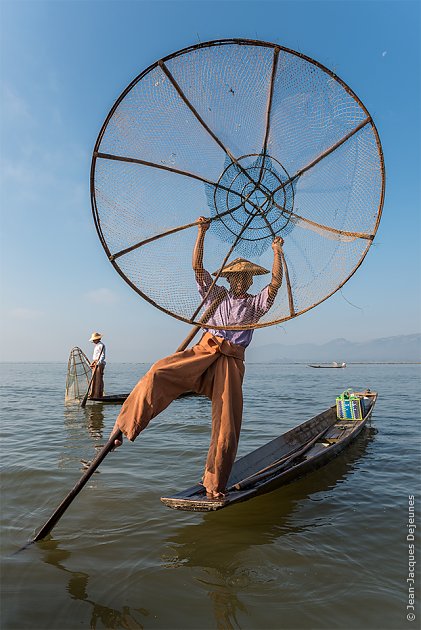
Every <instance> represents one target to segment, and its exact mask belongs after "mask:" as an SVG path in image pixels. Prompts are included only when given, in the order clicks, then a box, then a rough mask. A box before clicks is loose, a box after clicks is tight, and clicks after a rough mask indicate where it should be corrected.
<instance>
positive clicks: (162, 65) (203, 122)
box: [159, 60, 267, 197]
mask: <svg viewBox="0 0 421 630" xmlns="http://www.w3.org/2000/svg"><path fill="white" fill-rule="evenodd" d="M159 66H160V68H161V69H162V70H163V72H164V73H165V75H166V76H167V77H168V79H169V80H170V81H171V83H172V84H173V86H174V88H175V90H176V91H177V93H178V95H179V96H180V98H181V99H182V100H183V102H184V103H185V104H186V105H187V107H188V108H189V109H190V111H191V112H192V113H193V115H194V116H195V117H196V118H197V120H198V121H199V122H200V124H201V125H202V127H203V128H204V129H205V130H206V131H207V132H208V134H209V135H210V136H211V137H212V138H213V139H214V140H215V142H216V143H217V144H218V146H220V147H221V149H222V150H223V151H224V153H226V154H227V155H228V157H229V158H230V160H231V161H232V162H233V163H234V164H235V165H236V166H237V167H238V168H239V169H240V171H241V172H242V173H243V175H245V176H246V177H247V178H248V179H249V180H250V182H251V183H252V184H253V185H254V186H255V187H256V190H257V189H259V190H260V192H261V193H262V194H263V195H264V196H265V197H267V194H266V192H265V191H264V190H261V189H260V188H259V186H260V183H258V182H255V181H254V179H253V178H252V177H251V175H250V174H249V173H248V172H247V170H246V169H245V168H244V167H243V166H242V164H240V162H239V161H238V160H237V158H236V157H234V155H233V154H232V153H231V151H230V150H229V149H228V147H226V146H225V145H224V143H223V142H222V140H220V138H218V136H217V135H216V134H215V133H214V132H213V131H212V129H210V127H209V126H208V125H207V124H206V123H205V121H204V120H203V118H202V117H201V115H200V114H199V112H198V111H197V110H196V108H195V107H194V106H193V104H192V103H191V102H190V101H189V99H188V98H187V96H186V95H185V94H184V92H183V90H182V89H181V87H180V86H179V84H178V83H177V81H176V80H175V78H174V77H173V75H172V74H171V72H170V71H169V70H168V68H167V66H166V65H165V63H164V62H163V61H162V60H161V61H160V62H159Z"/></svg>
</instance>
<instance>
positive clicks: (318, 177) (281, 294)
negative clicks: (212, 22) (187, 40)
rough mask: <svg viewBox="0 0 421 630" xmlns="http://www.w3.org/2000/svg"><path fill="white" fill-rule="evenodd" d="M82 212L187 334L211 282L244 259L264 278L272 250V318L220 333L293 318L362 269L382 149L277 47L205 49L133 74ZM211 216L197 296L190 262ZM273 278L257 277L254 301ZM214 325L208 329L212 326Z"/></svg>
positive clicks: (336, 89) (313, 70)
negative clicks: (277, 259) (276, 258)
mask: <svg viewBox="0 0 421 630" xmlns="http://www.w3.org/2000/svg"><path fill="white" fill-rule="evenodd" d="M91 193H92V206H93V213H94V218H95V224H96V227H97V230H98V234H99V237H100V239H101V242H102V245H103V247H104V249H105V251H106V253H107V256H108V258H109V260H110V261H111V263H112V264H113V266H114V267H115V269H116V270H117V271H118V273H119V274H120V275H121V276H122V277H123V278H124V279H125V280H126V282H128V283H129V285H130V286H131V287H132V288H133V289H134V290H135V291H137V292H138V293H139V294H140V295H142V296H143V297H144V298H145V299H146V300H148V301H149V302H151V303H152V304H153V305H155V306H157V307H158V308H160V309H161V310H163V311H165V312H166V313H168V314H170V315H172V316H174V317H176V318H178V319H181V320H183V321H186V322H190V323H195V324H197V323H200V320H201V318H203V315H204V313H205V311H206V309H207V308H208V307H209V299H210V297H211V296H212V291H214V292H215V291H217V290H219V289H218V287H221V286H222V287H226V289H228V288H229V285H228V283H227V280H226V279H224V278H223V277H222V276H221V273H220V272H221V269H222V268H223V267H224V266H225V265H227V264H229V263H230V262H232V261H233V260H234V259H236V258H239V257H243V258H246V259H248V260H249V261H252V262H254V263H256V264H258V265H260V266H262V267H264V268H266V269H268V270H269V271H270V270H271V269H272V263H273V251H272V247H271V244H272V241H273V239H274V237H275V236H280V237H282V238H283V240H284V246H283V252H282V268H283V283H282V286H281V288H280V289H279V290H278V292H277V295H276V299H275V300H274V302H273V304H271V306H270V308H269V310H267V308H266V309H261V310H260V311H258V314H256V312H254V313H252V314H249V315H248V314H247V313H246V314H243V318H242V321H241V322H231V323H230V324H229V325H224V326H223V327H224V328H242V329H244V328H257V327H261V326H268V325H271V324H275V323H278V322H282V321H285V320H288V319H290V318H292V317H296V316H297V315H300V314H301V313H304V312H305V311H307V310H309V309H310V308H312V307H314V306H316V305H317V304H319V303H320V302H321V301H323V300H325V299H326V298H327V297H329V296H330V295H332V294H333V293H334V292H335V291H337V290H338V289H339V288H340V287H341V286H342V285H343V284H344V283H345V282H346V281H347V280H348V279H349V278H350V276H351V275H352V274H353V273H354V272H355V270H356V269H357V268H358V266H359V265H360V264H361V262H362V260H363V259H364V257H365V255H366V253H367V251H368V249H369V247H370V245H371V243H372V241H373V238H374V235H375V233H376V231H377V228H378V225H379V221H380V216H381V210H382V206H383V195H384V165H383V154H382V149H381V144H380V140H379V137H378V134H377V131H376V128H375V126H374V123H373V121H372V119H371V117H370V115H369V113H368V111H367V109H366V108H365V107H364V105H363V104H362V103H361V101H360V100H359V99H358V98H357V96H356V95H355V94H354V93H353V92H352V90H351V89H350V88H349V87H348V86H347V85H346V84H345V83H344V82H343V81H341V80H340V79H339V78H338V77H337V76H335V75H334V74H333V73H332V72H331V71H329V70H328V69H327V68H325V67H323V66H322V65H320V64H319V63H317V62H316V61H314V60H312V59H310V58H308V57H305V56H304V55H301V54H299V53H297V52H294V51H292V50H288V49H286V48H283V47H281V46H277V45H275V44H271V43H266V42H260V41H252V40H221V41H214V42H209V43H204V44H199V45H197V46H192V47H190V48H187V49H184V50H181V51H178V52H176V53H174V54H172V55H169V56H168V57H166V58H165V59H163V60H160V61H158V62H156V63H154V64H153V65H151V66H150V67H149V68H147V69H146V70H144V71H143V72H142V73H141V74H140V75H139V76H138V77H137V78H136V79H135V80H134V81H133V82H132V83H131V84H130V85H129V86H128V87H127V89H126V90H125V91H124V92H123V93H122V95H121V96H120V98H119V99H118V100H117V102H116V103H115V105H114V107H113V108H112V110H111V111H110V113H109V115H108V117H107V119H106V121H105V123H104V125H103V128H102V130H101V132H100V134H99V137H98V140H97V143H96V146H95V150H94V155H93V161H92V172H91ZM200 215H203V216H206V217H209V218H210V221H211V225H210V228H209V230H208V231H207V233H206V238H205V242H204V256H203V264H204V267H205V269H206V270H207V271H209V272H210V273H212V272H216V276H212V280H213V282H214V284H213V285H212V286H211V288H210V289H209V286H208V291H207V292H206V295H204V294H203V292H202V293H201V294H199V292H198V287H197V282H196V278H195V274H194V273H193V270H192V259H191V253H192V251H193V248H194V244H195V241H196V236H197V218H198V217H199V216H200ZM270 281H271V276H270V273H269V274H267V275H258V276H254V282H253V285H252V287H251V288H250V289H249V293H251V294H259V292H260V291H262V290H263V289H264V287H265V286H266V285H267V284H268V283H269V282H270ZM214 327H215V328H217V326H214Z"/></svg>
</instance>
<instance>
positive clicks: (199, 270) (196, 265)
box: [192, 217, 210, 283]
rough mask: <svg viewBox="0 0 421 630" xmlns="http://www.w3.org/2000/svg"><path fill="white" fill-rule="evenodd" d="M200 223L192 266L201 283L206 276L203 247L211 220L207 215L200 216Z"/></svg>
mask: <svg viewBox="0 0 421 630" xmlns="http://www.w3.org/2000/svg"><path fill="white" fill-rule="evenodd" d="M198 221H199V224H198V226H197V227H198V232H197V238H196V243H195V246H194V249H193V260H192V266H193V271H194V273H195V274H196V280H197V281H198V282H199V283H201V282H203V279H204V278H203V276H204V271H205V269H204V267H203V249H204V244H205V235H206V232H207V230H208V229H209V225H210V223H209V220H208V219H206V218H205V217H199V218H198Z"/></svg>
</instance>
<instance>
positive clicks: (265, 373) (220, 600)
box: [1, 363, 421, 630]
mask: <svg viewBox="0 0 421 630" xmlns="http://www.w3.org/2000/svg"><path fill="white" fill-rule="evenodd" d="M146 367H147V366H145V365H132V364H117V365H113V366H109V367H108V368H107V372H106V385H107V392H108V393H113V392H121V391H128V390H130V388H131V387H132V386H133V385H134V384H135V382H136V381H137V378H138V377H139V376H141V374H143V373H144V371H145V370H146ZM65 368H66V366H65V365H64V364H58V363H52V364H3V365H2V366H1V373H2V378H1V394H2V400H1V413H2V425H1V426H2V441H1V455H2V473H3V474H2V608H1V610H2V625H1V628H2V630H14V629H17V630H23V629H25V630H26V629H32V628H33V629H40V630H41V629H42V630H49V629H53V630H62V629H71V630H73V629H77V628H125V629H133V628H164V629H176V628H177V629H178V628H180V629H189V628H192V629H206V628H244V629H246V628H250V629H256V630H265V629H279V630H281V629H295V628H297V629H298V628H306V629H308V628H310V629H326V628H327V629H330V628H332V629H334V628H338V629H344V630H351V629H359V628H363V629H377V628H379V629H380V628H392V629H394V630H395V629H400V628H418V627H419V621H420V619H421V616H420V609H419V602H420V589H419V585H420V583H421V575H420V572H418V574H417V594H416V598H417V604H418V608H417V609H416V611H415V613H416V615H417V617H416V619H415V621H413V622H410V621H407V613H408V610H407V604H408V584H407V581H406V580H407V578H408V542H407V540H406V536H407V533H408V527H407V526H408V496H409V495H415V497H416V516H417V517H418V516H419V514H420V506H421V496H420V495H421V493H420V488H419V481H418V474H419V472H420V468H419V455H420V447H419V441H418V440H419V437H420V415H419V409H420V408H421V405H420V400H419V398H420V383H421V380H420V377H421V368H420V366H413V365H401V366H396V365H368V366H356V365H355V366H349V367H348V368H346V369H345V370H312V369H311V368H308V367H306V366H304V365H288V366H283V365H279V366H274V365H271V366H269V365H260V364H254V365H253V364H249V365H248V366H247V372H246V380H245V386H244V390H245V411H244V425H243V433H242V438H241V443H240V453H239V454H241V455H242V454H245V453H246V452H248V451H250V450H251V449H254V448H256V447H257V446H260V445H262V444H263V443H265V442H266V441H268V440H269V439H271V438H273V437H275V436H277V435H279V434H280V433H282V432H284V431H285V430H287V429H289V428H291V427H293V426H295V425H296V424H298V423H300V422H302V421H304V420H305V419H307V418H309V417H310V416H312V415H315V414H316V413H318V412H320V411H322V410H323V409H325V408H327V407H328V406H330V405H331V404H333V402H334V398H335V396H336V395H337V394H338V393H340V392H341V391H342V390H344V389H346V388H348V387H354V388H355V389H357V388H363V387H370V388H371V389H373V390H377V391H378V392H379V399H378V402H377V405H376V408H375V412H374V416H373V420H372V424H371V426H370V427H368V428H367V429H366V430H365V432H364V434H363V435H361V436H360V438H359V439H358V440H357V441H356V442H355V443H354V444H353V445H352V446H351V447H350V448H349V449H348V451H347V452H346V453H345V454H343V455H342V456H340V457H339V458H337V459H336V460H334V461H333V462H331V463H330V464H328V465H327V466H326V467H324V468H323V469H320V470H319V471H316V472H315V473H313V474H312V475H310V476H308V477H306V478H304V479H301V480H299V481H297V482H295V483H293V484H291V485H289V486H286V487H285V488H283V489H280V490H278V491H276V492H273V493H271V494H268V495H265V496H263V497H260V498H257V499H254V500H252V501H249V502H246V503H243V504H240V505H237V506H233V507H230V508H228V509H226V510H222V511H219V512H216V513H213V514H212V513H211V514H205V515H203V514H194V513H188V512H179V511H175V510H170V509H168V508H166V507H165V506H163V505H162V504H161V503H160V500H159V498H160V496H161V494H165V495H167V496H168V493H169V492H175V491H176V490H178V489H182V488H184V487H188V486H189V485H191V484H192V483H193V482H196V481H197V480H198V479H199V478H200V476H201V472H202V464H203V461H204V458H205V454H206V450H207V441H208V437H209V416H210V403H209V402H208V401H207V400H205V399H200V398H196V399H182V400H178V401H176V402H175V403H173V404H172V405H171V406H170V407H169V409H167V410H166V412H164V413H163V414H162V415H161V416H160V417H159V418H157V419H156V420H155V421H154V425H153V426H152V425H151V426H150V427H149V428H148V429H147V430H146V431H145V432H144V433H143V434H142V436H141V437H140V438H138V440H137V441H136V442H134V443H133V444H130V443H128V442H127V441H125V444H124V446H123V447H122V448H121V449H119V450H118V451H117V452H116V453H112V454H110V455H109V456H108V457H107V458H106V459H105V461H104V462H103V464H102V466H101V467H100V469H99V471H98V472H97V473H95V475H93V477H92V478H91V480H90V482H89V483H88V485H87V486H86V487H85V489H84V490H83V491H82V493H81V494H80V495H79V496H78V497H77V499H76V500H75V502H74V503H73V504H72V506H71V507H70V508H69V510H68V511H67V512H66V514H65V515H64V516H63V518H62V520H61V521H60V522H59V523H58V525H57V526H56V528H55V529H54V530H53V532H52V535H51V536H50V537H49V538H48V539H47V540H45V541H43V542H41V543H36V544H34V545H32V546H30V547H29V548H28V549H26V550H24V551H22V552H21V553H19V554H17V555H13V552H15V551H16V550H17V549H19V548H20V547H21V546H22V545H23V544H24V543H25V542H26V541H27V540H28V539H29V538H30V537H32V536H33V535H34V534H35V531H36V529H37V528H39V527H40V526H41V525H42V524H43V523H44V522H45V521H46V520H47V518H48V517H49V516H50V514H51V513H52V511H53V510H54V509H55V507H56V506H57V505H58V503H59V502H60V501H61V500H62V498H63V497H64V496H65V495H66V494H67V492H68V491H69V490H70V488H72V487H73V485H74V484H75V482H76V481H77V480H78V479H79V477H80V476H81V474H82V472H83V462H84V461H89V460H91V459H92V458H93V457H94V456H95V453H96V451H97V449H98V448H100V447H101V446H102V445H103V444H104V442H105V440H106V438H107V437H108V434H109V432H110V430H111V428H112V426H113V424H114V420H115V417H116V414H117V412H118V407H116V406H102V405H96V406H91V407H87V408H86V409H85V410H82V409H80V408H78V407H76V408H74V407H73V408H72V407H65V406H64V404H63V396H64V380H65ZM419 529H421V524H420V523H419ZM417 560H418V566H421V556H420V554H419V544H418V556H417Z"/></svg>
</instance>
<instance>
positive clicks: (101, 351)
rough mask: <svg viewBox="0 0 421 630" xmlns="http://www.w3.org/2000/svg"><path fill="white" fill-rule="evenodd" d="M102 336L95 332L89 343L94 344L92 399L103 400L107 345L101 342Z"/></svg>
mask: <svg viewBox="0 0 421 630" xmlns="http://www.w3.org/2000/svg"><path fill="white" fill-rule="evenodd" d="M101 339H102V335H101V334H100V333H97V332H94V333H92V335H91V338H90V339H89V341H92V343H93V344H94V353H93V356H92V363H91V366H90V367H91V370H92V371H93V375H94V380H93V382H92V387H91V394H90V398H102V397H103V395H104V370H105V365H106V361H105V344H104V342H102V341H101Z"/></svg>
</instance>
